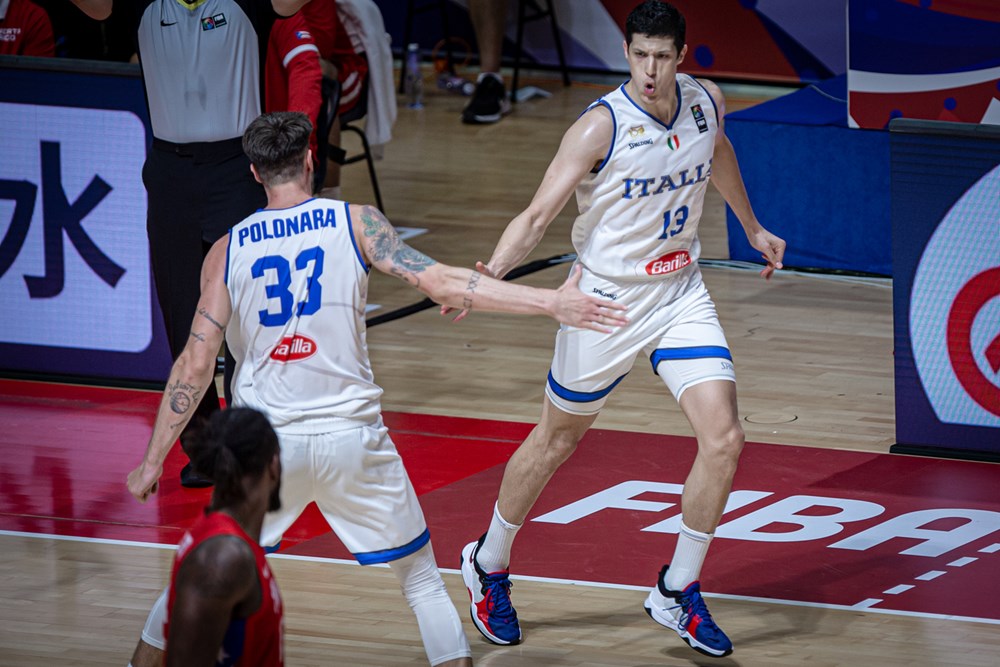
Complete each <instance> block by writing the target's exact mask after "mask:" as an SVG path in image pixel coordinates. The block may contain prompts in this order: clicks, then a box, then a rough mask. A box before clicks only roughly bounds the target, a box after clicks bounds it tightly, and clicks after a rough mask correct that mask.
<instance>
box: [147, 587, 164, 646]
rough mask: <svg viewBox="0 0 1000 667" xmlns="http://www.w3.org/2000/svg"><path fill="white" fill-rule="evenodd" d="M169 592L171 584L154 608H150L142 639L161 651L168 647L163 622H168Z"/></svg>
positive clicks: (157, 599) (154, 604) (161, 594)
mask: <svg viewBox="0 0 1000 667" xmlns="http://www.w3.org/2000/svg"><path fill="white" fill-rule="evenodd" d="M169 594H170V586H167V587H166V588H164V589H163V592H162V593H160V597H158V598H156V602H154V603H153V608H152V609H150V610H149V616H147V617H146V625H145V627H143V628H142V641H144V642H146V643H147V644H149V645H150V646H152V647H153V648H158V649H160V650H161V651H164V650H166V648H167V638H166V637H164V636H163V624H164V623H166V622H167V596H168V595H169Z"/></svg>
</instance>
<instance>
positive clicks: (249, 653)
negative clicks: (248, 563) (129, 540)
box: [163, 512, 285, 667]
mask: <svg viewBox="0 0 1000 667" xmlns="http://www.w3.org/2000/svg"><path fill="white" fill-rule="evenodd" d="M218 535H235V536H236V537H239V538H240V539H242V540H243V541H244V542H246V543H247V544H248V545H250V548H251V549H253V553H254V558H255V559H256V561H257V577H258V580H259V581H260V592H261V600H260V607H258V608H257V611H255V612H254V613H253V614H252V615H250V616H249V617H248V618H239V619H236V618H234V619H232V620H231V621H230V623H229V628H228V629H227V630H226V638H225V640H224V641H223V644H222V646H221V647H220V650H219V657H218V659H217V662H216V663H215V664H216V666H217V667H283V666H284V664H285V662H284V650H283V646H282V643H283V637H282V635H283V633H284V627H283V625H284V623H283V614H284V612H283V609H282V605H281V594H280V593H279V592H278V583H277V581H275V579H274V576H273V575H272V574H271V568H269V567H268V565H267V559H266V558H265V557H264V550H263V549H261V548H260V545H258V544H257V543H256V542H254V541H253V540H251V539H250V538H249V537H248V536H247V534H246V533H245V532H243V529H242V528H241V527H240V525H239V524H238V523H236V520H235V519H233V518H232V517H231V516H229V515H228V514H223V513H222V512H213V513H211V514H206V515H205V516H203V517H202V518H201V519H199V520H198V522H197V523H195V524H194V525H193V526H192V527H191V529H190V530H188V532H187V533H185V535H184V537H183V538H182V539H181V542H180V544H179V545H178V546H177V556H176V558H175V559H174V568H173V573H172V574H171V577H170V597H169V598H168V600H167V622H166V623H164V626H163V636H164V637H168V638H169V637H170V627H169V623H170V614H171V612H172V611H173V608H174V597H175V596H176V592H177V585H176V584H177V571H178V570H179V569H180V566H181V563H182V562H184V558H185V557H186V556H187V555H188V554H190V553H191V552H192V551H193V550H194V549H195V547H197V546H198V545H199V544H201V543H202V542H204V541H205V540H207V539H209V538H212V537H216V536H218ZM167 652H168V653H169V652H170V645H169V643H168V644H167Z"/></svg>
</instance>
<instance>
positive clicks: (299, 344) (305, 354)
mask: <svg viewBox="0 0 1000 667" xmlns="http://www.w3.org/2000/svg"><path fill="white" fill-rule="evenodd" d="M314 354H316V342H315V341H313V340H312V339H311V338H306V337H305V336H298V335H296V336H285V337H284V338H282V339H281V342H280V343H278V344H277V345H276V346H275V348H274V350H273V351H272V352H271V358H272V359H274V360H275V361H280V362H281V363H287V362H289V361H301V360H303V359H308V358H309V357H311V356H313V355H314Z"/></svg>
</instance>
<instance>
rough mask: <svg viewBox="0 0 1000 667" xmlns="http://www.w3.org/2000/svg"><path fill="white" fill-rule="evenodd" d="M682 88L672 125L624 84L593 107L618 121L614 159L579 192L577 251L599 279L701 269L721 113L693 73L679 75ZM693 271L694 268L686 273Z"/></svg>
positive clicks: (657, 277)
mask: <svg viewBox="0 0 1000 667" xmlns="http://www.w3.org/2000/svg"><path fill="white" fill-rule="evenodd" d="M676 90H677V111H676V113H675V115H674V118H673V119H672V120H671V122H670V123H664V122H663V121H661V120H659V119H658V118H655V117H653V116H652V115H650V114H649V113H647V112H646V111H644V110H643V109H642V108H641V107H640V106H639V105H638V103H636V102H635V101H633V100H632V98H631V97H629V95H628V93H626V92H625V84H622V85H621V86H620V87H619V88H618V89H616V90H614V91H613V92H611V93H608V94H607V95H605V96H604V97H602V98H601V99H599V100H597V101H596V102H594V103H593V104H592V105H591V106H590V107H589V108H588V109H587V111H590V110H591V109H593V108H595V107H596V106H598V105H603V106H605V107H607V108H608V110H609V111H611V116H612V118H613V119H614V136H613V139H612V143H611V148H610V150H609V151H608V155H607V157H606V158H605V159H604V161H603V162H602V163H601V164H600V165H598V166H597V167H596V168H595V169H594V171H592V172H591V173H590V174H588V175H587V177H585V178H584V179H583V180H582V181H581V182H580V184H579V185H578V186H577V188H576V200H577V205H578V206H579V210H580V215H579V216H578V217H577V219H576V222H575V223H574V225H573V246H574V248H576V253H577V256H578V257H579V258H580V261H581V262H583V264H584V265H585V266H586V267H587V268H589V269H590V270H591V271H593V272H594V273H596V274H598V275H601V276H604V277H606V278H610V279H614V280H662V279H666V278H669V277H671V276H672V275H682V274H683V275H687V274H689V273H690V271H694V270H696V267H697V261H698V256H699V254H700V252H701V244H700V243H699V241H698V220H699V219H700V218H701V212H702V204H703V202H704V197H705V188H706V187H707V186H708V178H709V176H710V175H711V173H712V153H713V152H714V150H715V136H716V133H717V132H718V128H719V121H718V110H717V109H716V108H715V101H714V100H713V99H712V97H711V95H709V94H708V92H707V91H706V90H705V88H703V87H702V85H701V84H700V83H698V82H697V81H696V80H695V79H694V78H692V77H690V76H688V75H686V74H678V75H677V85H676ZM585 113H586V112H585ZM688 266H692V267H693V268H692V269H690V270H689V271H682V269H685V268H686V267H688ZM677 272H680V273H677Z"/></svg>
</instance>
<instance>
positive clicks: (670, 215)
mask: <svg viewBox="0 0 1000 667" xmlns="http://www.w3.org/2000/svg"><path fill="white" fill-rule="evenodd" d="M687 219H688V207H687V206H681V207H680V208H678V209H677V210H676V211H671V210H670V209H667V210H666V211H664V212H663V233H662V234H660V238H661V239H669V238H670V237H671V236H676V235H677V234H680V233H681V232H682V231H684V223H685V222H687Z"/></svg>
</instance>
